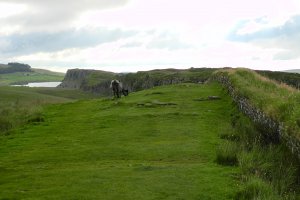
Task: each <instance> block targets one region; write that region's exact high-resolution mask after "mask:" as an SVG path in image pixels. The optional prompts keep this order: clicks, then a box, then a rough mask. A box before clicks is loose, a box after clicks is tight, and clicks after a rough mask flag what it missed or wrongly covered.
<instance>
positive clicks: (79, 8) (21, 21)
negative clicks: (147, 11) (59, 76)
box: [0, 0, 129, 31]
mask: <svg viewBox="0 0 300 200" xmlns="http://www.w3.org/2000/svg"><path fill="white" fill-rule="evenodd" d="M128 1H129V0H89V1H86V0H76V1H69V0H27V1H24V0H9V1H8V0H0V2H9V3H18V4H25V5H26V6H27V7H28V12H26V13H21V14H19V15H16V16H12V17H8V18H5V19H2V20H1V21H0V25H1V24H2V25H18V26H21V27H24V30H25V31H28V30H30V29H33V30H45V29H47V28H48V29H50V28H49V27H50V26H55V27H56V28H58V27H61V28H63V27H64V26H65V27H66V26H68V23H69V22H71V21H73V20H76V18H77V17H78V16H79V15H81V14H82V13H84V12H86V11H88V10H103V9H109V8H113V7H119V6H122V5H124V4H126V3H127V2H128Z"/></svg>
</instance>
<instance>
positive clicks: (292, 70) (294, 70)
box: [285, 69, 300, 74]
mask: <svg viewBox="0 0 300 200" xmlns="http://www.w3.org/2000/svg"><path fill="white" fill-rule="evenodd" d="M285 72H289V73H298V74H299V73H300V69H290V70H285Z"/></svg>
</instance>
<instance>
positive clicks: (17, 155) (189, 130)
mask: <svg viewBox="0 0 300 200" xmlns="http://www.w3.org/2000/svg"><path fill="white" fill-rule="evenodd" d="M35 93H36V91H35ZM50 93H51V91H50V92H49V91H48V92H44V93H39V95H41V96H43V95H46V96H47V95H48V97H49V95H50ZM56 94H57V93H56ZM5 96H6V97H5V98H9V97H8V96H9V94H7V95H5ZM25 96H26V95H25ZM25 96H24V98H23V97H22V98H20V101H23V100H24V99H26V97H25ZM208 96H219V97H221V99H216V100H208V99H207V97H208ZM44 97H45V96H44ZM52 97H53V96H52ZM53 98H55V99H53V101H56V102H53V103H55V104H52V105H47V106H42V110H41V113H40V116H41V118H42V120H40V121H32V122H29V123H27V124H26V125H25V126H21V127H19V128H16V129H13V131H9V132H8V133H6V134H5V135H2V136H0V177H1V178H0V199H63V200H68V199H105V200H106V199H108V200H109V199H122V200H126V199H128V200H129V199H130V200H132V199H138V200H141V199H170V200H174V199H189V200H190V199H199V200H206V199H207V200H208V199H218V200H221V199H233V198H234V197H235V195H236V193H237V191H238V190H239V188H240V186H239V183H240V181H239V179H238V173H239V168H238V167H237V166H222V165H219V164H217V163H216V149H217V146H218V145H219V144H220V143H221V142H222V141H221V139H220V137H219V136H220V134H221V133H222V132H223V131H224V130H225V129H229V128H230V127H231V117H230V114H231V108H232V101H231V99H230V97H228V96H227V95H226V94H225V93H224V91H223V89H222V88H221V86H219V85H217V84H214V83H211V84H180V85H170V86H163V87H156V88H153V89H150V90H144V91H140V92H136V93H131V94H130V95H129V96H128V97H122V98H121V99H120V100H112V99H109V98H107V99H103V98H97V99H90V100H84V98H83V99H82V100H79V101H70V98H68V97H66V96H61V95H60V96H57V97H53ZM49 99H50V98H49ZM0 100H1V99H0ZM57 103H59V104H57Z"/></svg>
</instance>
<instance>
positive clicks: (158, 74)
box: [60, 68, 217, 95]
mask: <svg viewBox="0 0 300 200" xmlns="http://www.w3.org/2000/svg"><path fill="white" fill-rule="evenodd" d="M215 70H217V69H211V68H190V69H186V70H179V69H163V70H151V71H140V72H137V73H126V74H124V73H120V74H117V73H112V72H106V71H100V70H83V69H71V70H68V71H67V74H66V76H65V78H64V80H63V82H62V84H61V85H60V87H63V88H78V89H81V90H84V91H90V92H94V93H98V94H102V95H110V93H111V91H110V88H109V85H110V81H111V80H112V79H118V80H121V81H122V82H123V84H124V86H125V87H126V88H127V89H129V91H131V92H132V91H140V90H143V89H148V88H152V87H155V86H160V85H169V84H178V83H199V82H201V83H204V82H205V81H207V80H208V79H209V77H210V76H211V75H212V73H213V72H214V71H215Z"/></svg>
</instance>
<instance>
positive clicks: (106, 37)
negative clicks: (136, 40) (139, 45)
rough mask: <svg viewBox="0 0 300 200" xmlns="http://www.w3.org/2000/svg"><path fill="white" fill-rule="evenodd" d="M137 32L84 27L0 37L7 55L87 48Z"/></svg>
mask: <svg viewBox="0 0 300 200" xmlns="http://www.w3.org/2000/svg"><path fill="white" fill-rule="evenodd" d="M135 34H137V32H135V31H122V30H120V29H114V30H109V29H95V30H87V29H82V30H67V31H62V32H57V33H41V32H38V33H30V34H14V35H10V36H5V37H0V41H2V43H5V44H6V48H2V49H0V53H1V54H5V55H27V54H32V53H36V52H54V51H59V50H63V49H68V48H85V47H92V46H96V45H99V44H103V43H108V42H114V41H117V40H119V39H122V38H128V37H131V36H133V35H135Z"/></svg>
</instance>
